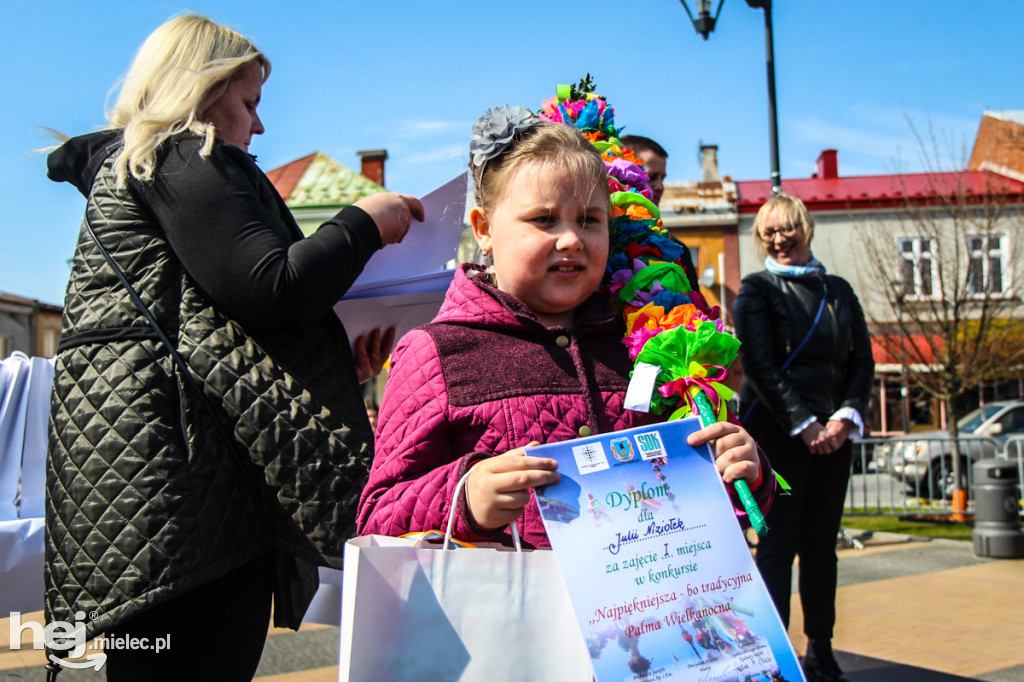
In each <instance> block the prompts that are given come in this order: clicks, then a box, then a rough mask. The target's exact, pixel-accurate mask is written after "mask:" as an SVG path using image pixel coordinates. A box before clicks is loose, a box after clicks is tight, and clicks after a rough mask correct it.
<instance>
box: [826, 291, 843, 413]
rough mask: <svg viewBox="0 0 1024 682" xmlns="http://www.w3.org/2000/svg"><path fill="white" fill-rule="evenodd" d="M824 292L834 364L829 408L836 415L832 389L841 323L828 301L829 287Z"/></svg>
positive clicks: (829, 383) (829, 382)
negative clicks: (830, 324)
mask: <svg viewBox="0 0 1024 682" xmlns="http://www.w3.org/2000/svg"><path fill="white" fill-rule="evenodd" d="M822 286H823V287H824V281H822ZM824 291H825V293H824V295H825V307H826V308H828V319H829V322H831V323H832V362H830V363H829V381H828V406H829V412H830V413H834V412H835V411H836V404H835V397H834V396H833V393H832V387H833V385H834V382H835V380H836V359H837V357H836V356H837V355H838V353H839V322H838V321H837V320H836V311H835V310H834V309H833V308H832V302H831V301H829V300H828V287H824Z"/></svg>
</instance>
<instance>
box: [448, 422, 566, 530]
mask: <svg viewBox="0 0 1024 682" xmlns="http://www.w3.org/2000/svg"><path fill="white" fill-rule="evenodd" d="M534 445H540V443H537V442H536V441H534V442H532V443H530V444H529V445H528V446H526V447H531V446H534ZM557 469H558V461H557V460H554V459H548V458H547V457H527V456H526V455H524V454H523V448H516V449H515V450H511V451H509V452H506V453H505V454H503V455H496V456H494V457H490V458H488V459H485V460H481V461H479V462H477V463H476V464H474V465H473V468H472V469H470V474H469V479H468V480H467V481H466V500H467V501H468V503H469V515H470V516H471V517H472V518H473V521H474V522H475V523H476V525H478V526H480V527H481V528H483V529H485V530H496V529H498V528H503V527H505V526H507V525H508V524H510V523H512V522H513V521H515V520H516V519H518V518H519V515H520V514H522V512H523V507H525V506H526V503H527V502H529V501H530V489H531V488H535V487H537V486H539V485H551V484H552V483H558V481H559V479H561V475H560V474H559V473H558V471H556V470H557Z"/></svg>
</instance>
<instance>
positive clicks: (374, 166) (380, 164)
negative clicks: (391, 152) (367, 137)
mask: <svg viewBox="0 0 1024 682" xmlns="http://www.w3.org/2000/svg"><path fill="white" fill-rule="evenodd" d="M356 156H358V157H359V172H360V173H361V174H362V175H363V176H365V177H367V178H369V179H370V180H372V181H374V182H376V183H377V184H378V185H380V186H381V187H385V184H384V161H385V160H387V158H388V150H387V149H370V150H367V151H362V152H356Z"/></svg>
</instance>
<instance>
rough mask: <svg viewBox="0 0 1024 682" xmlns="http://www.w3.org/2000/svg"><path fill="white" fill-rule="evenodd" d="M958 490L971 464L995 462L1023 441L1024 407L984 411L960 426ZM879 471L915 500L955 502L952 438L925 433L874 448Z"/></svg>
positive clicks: (1010, 403)
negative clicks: (1017, 439) (1008, 446)
mask: <svg viewBox="0 0 1024 682" xmlns="http://www.w3.org/2000/svg"><path fill="white" fill-rule="evenodd" d="M957 424H958V426H959V429H960V437H959V438H958V441H957V442H958V444H959V451H960V465H961V466H960V487H961V488H964V489H967V487H968V484H969V481H970V478H969V475H970V474H969V471H968V470H969V469H970V467H971V464H973V463H974V462H976V461H978V460H979V459H984V458H987V457H994V456H995V454H996V453H997V452H999V451H1001V450H1002V449H1003V444H1004V443H1005V442H1006V441H1007V439H1009V438H1010V437H1011V436H1019V435H1024V401H1020V400H1004V401H999V402H994V403H988V404H987V405H982V406H981V407H979V408H978V409H976V410H974V411H972V412H970V413H968V414H967V415H966V416H964V417H963V418H962V419H961V420H960V421H959V422H957ZM875 467H876V468H877V469H878V470H879V471H886V472H888V473H889V474H891V475H892V476H893V477H894V478H897V479H899V480H900V481H902V482H903V483H904V484H905V485H906V486H907V487H908V488H909V489H911V490H912V491H913V493H914V495H915V496H917V497H930V498H934V499H950V498H952V497H953V488H954V480H955V479H954V476H953V455H952V447H951V443H950V438H949V433H947V432H946V431H925V432H922V433H914V434H911V435H909V436H901V437H899V438H890V439H889V440H887V441H885V442H883V443H881V444H879V445H878V446H877V447H876V448H875Z"/></svg>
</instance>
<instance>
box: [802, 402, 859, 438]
mask: <svg viewBox="0 0 1024 682" xmlns="http://www.w3.org/2000/svg"><path fill="white" fill-rule="evenodd" d="M842 419H847V420H849V421H851V422H853V425H854V427H855V428H852V429H850V435H849V437H850V438H863V437H864V418H863V417H861V416H860V412H858V411H857V410H855V409H854V408H852V407H840V408H839V409H838V410H836V413H835V414H833V415H832V416H831V417H829V421H840V420H842ZM815 421H817V418H816V417H808V418H807V421H805V422H804V423H803V424H801V425H800V426H798V427H796V428H795V429H793V430H792V431H790V432H789V437H790V438H794V437H796V436H798V435H800V434H801V433H803V431H804V429H806V428H807V427H808V426H810V425H811V424H813V423H814V422H815Z"/></svg>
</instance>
